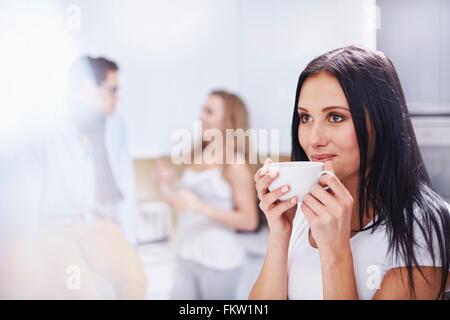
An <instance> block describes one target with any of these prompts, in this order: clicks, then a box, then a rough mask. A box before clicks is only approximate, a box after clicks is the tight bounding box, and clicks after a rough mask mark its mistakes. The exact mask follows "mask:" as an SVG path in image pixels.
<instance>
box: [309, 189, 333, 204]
mask: <svg viewBox="0 0 450 320" xmlns="http://www.w3.org/2000/svg"><path fill="white" fill-rule="evenodd" d="M309 193H310V194H312V195H313V197H314V198H316V199H317V200H319V201H320V202H321V203H323V205H324V206H326V207H333V206H335V205H336V203H337V200H336V199H335V198H334V197H333V196H332V195H331V194H330V193H329V192H328V191H326V190H325V189H324V187H322V186H321V185H319V184H315V185H313V186H312V187H311V190H310V191H309Z"/></svg>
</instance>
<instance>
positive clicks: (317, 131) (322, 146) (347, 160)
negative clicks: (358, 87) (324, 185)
mask: <svg viewBox="0 0 450 320" xmlns="http://www.w3.org/2000/svg"><path fill="white" fill-rule="evenodd" d="M297 110H298V113H299V117H300V125H299V128H298V139H299V142H300V146H301V147H302V148H303V150H305V152H306V155H307V156H308V159H309V160H310V161H321V162H325V161H331V163H332V165H333V168H334V170H335V173H336V175H337V176H338V177H339V178H340V179H341V180H344V179H346V178H347V177H349V176H352V175H354V174H358V171H359V147H358V142H357V138H356V132H355V128H354V126H353V120H352V117H351V114H350V108H349V106H348V102H347V98H346V97H345V94H344V91H343V90H342V88H341V86H340V84H339V82H338V80H337V79H336V78H335V77H334V76H333V75H331V74H330V73H328V72H321V73H319V74H317V75H313V76H309V77H308V78H307V79H306V80H305V81H304V83H303V85H302V89H301V91H300V97H299V105H298V109H297Z"/></svg>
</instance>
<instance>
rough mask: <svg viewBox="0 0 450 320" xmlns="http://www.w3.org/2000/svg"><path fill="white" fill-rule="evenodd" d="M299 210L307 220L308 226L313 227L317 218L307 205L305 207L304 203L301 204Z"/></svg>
mask: <svg viewBox="0 0 450 320" xmlns="http://www.w3.org/2000/svg"><path fill="white" fill-rule="evenodd" d="M300 209H301V210H302V212H303V214H304V215H305V218H306V220H308V223H309V225H310V226H311V225H313V224H315V223H316V222H317V219H318V216H317V214H315V213H314V211H313V210H311V208H310V207H308V205H306V204H305V203H304V202H303V203H302V205H301V207H300Z"/></svg>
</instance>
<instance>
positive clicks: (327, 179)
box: [319, 174, 352, 201]
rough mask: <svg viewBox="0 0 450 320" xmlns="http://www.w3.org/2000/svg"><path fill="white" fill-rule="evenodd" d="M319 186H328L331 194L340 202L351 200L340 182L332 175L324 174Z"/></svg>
mask: <svg viewBox="0 0 450 320" xmlns="http://www.w3.org/2000/svg"><path fill="white" fill-rule="evenodd" d="M319 184H320V185H321V186H328V188H329V189H331V191H332V192H333V194H334V195H335V196H336V197H337V198H338V199H340V200H341V201H346V200H347V199H352V196H351V194H350V192H349V191H348V190H347V189H346V188H345V186H344V185H343V184H342V182H341V181H340V180H339V178H338V177H336V176H335V175H334V174H324V175H322V176H321V177H320V179H319Z"/></svg>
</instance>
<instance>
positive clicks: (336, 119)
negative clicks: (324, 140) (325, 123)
mask: <svg viewBox="0 0 450 320" xmlns="http://www.w3.org/2000/svg"><path fill="white" fill-rule="evenodd" d="M329 119H330V121H331V122H342V120H344V118H343V117H342V116H341V115H338V114H336V113H332V114H330V117H329Z"/></svg>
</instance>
